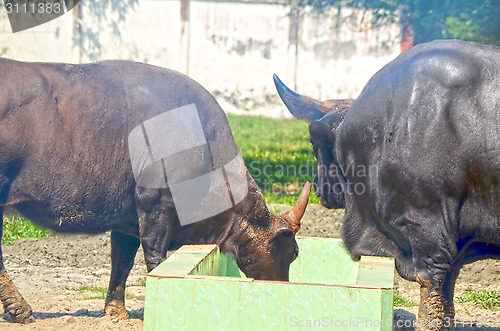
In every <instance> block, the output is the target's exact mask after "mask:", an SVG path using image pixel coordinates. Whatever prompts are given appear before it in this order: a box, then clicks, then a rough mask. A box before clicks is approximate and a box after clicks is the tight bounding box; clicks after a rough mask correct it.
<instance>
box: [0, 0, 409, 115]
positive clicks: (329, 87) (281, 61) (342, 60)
mask: <svg viewBox="0 0 500 331" xmlns="http://www.w3.org/2000/svg"><path fill="white" fill-rule="evenodd" d="M111 1H123V0H111ZM183 4H184V7H183V8H184V9H183V11H182V12H181V2H180V1H165V0H162V1H155V0H139V1H138V2H137V4H136V5H135V6H134V7H133V8H132V9H130V10H129V11H128V13H127V15H126V16H125V20H122V21H120V20H119V17H117V16H116V14H114V13H113V11H111V10H110V9H109V8H108V11H107V12H106V18H104V17H103V15H97V16H96V15H95V13H92V10H91V9H92V8H90V7H89V3H86V2H85V0H83V1H81V2H80V4H79V5H78V9H77V10H78V11H79V12H78V11H75V10H73V11H72V12H70V13H68V14H66V15H64V16H62V17H60V18H58V19H56V20H54V21H51V22H49V23H47V24H44V25H41V26H38V27H35V28H33V29H30V30H26V31H24V32H18V33H15V34H13V33H12V32H11V31H10V26H9V24H8V21H7V19H6V14H5V10H4V9H2V10H0V55H1V56H5V57H10V58H14V59H19V60H29V61H64V62H89V61H95V60H100V59H115V58H116V59H130V60H134V61H140V62H148V63H151V64H155V65H159V66H163V67H168V68H171V69H174V70H177V71H181V72H183V73H187V74H188V75H189V76H191V77H192V78H194V79H195V80H197V81H198V82H200V83H201V84H202V85H203V86H205V87H206V88H207V89H208V90H209V91H211V92H213V93H214V94H215V95H216V96H217V98H218V100H219V102H220V103H221V105H222V106H223V108H225V109H226V110H231V109H232V110H235V109H234V108H239V109H243V110H245V109H257V110H262V111H263V112H268V111H270V110H267V108H272V111H275V112H276V111H278V112H279V111H280V109H281V104H280V103H279V100H278V99H276V97H275V94H276V93H275V89H274V85H273V81H272V74H273V73H277V74H278V75H279V76H280V78H281V79H282V80H283V81H284V82H285V83H286V84H288V85H289V86H290V87H291V88H296V89H297V91H298V92H300V93H304V94H308V95H311V96H313V97H315V98H318V99H327V98H336V97H338V98H346V97H356V96H357V95H358V94H359V93H360V91H361V89H362V87H363V86H364V84H365V83H366V82H367V81H368V79H369V78H370V77H371V76H372V75H373V74H374V73H375V72H376V71H377V70H378V69H380V68H381V67H382V66H383V65H385V64H386V63H388V62H389V61H390V60H392V59H393V58H395V57H396V56H397V55H398V53H399V48H400V37H399V33H400V31H399V30H400V29H399V27H398V26H389V27H385V28H383V29H378V30H370V29H363V24H362V22H363V21H362V20H361V18H360V19H359V20H358V22H357V23H356V22H352V21H348V22H345V21H344V19H343V18H345V17H346V16H350V15H352V14H353V12H352V11H351V10H349V9H343V10H342V12H341V13H338V12H337V10H336V9H332V10H330V11H327V12H324V13H322V14H321V15H319V14H315V13H312V12H310V11H305V12H302V13H300V14H296V13H291V12H290V8H289V7H285V6H283V5H280V4H262V3H261V4H252V3H235V2H210V1H191V2H187V1H186V0H184V2H183ZM354 14H356V13H354ZM79 17H80V18H81V20H80V21H79V19H78V18H79ZM365 19H366V18H365ZM78 23H79V24H80V25H79V24H78ZM358 25H359V26H358ZM95 42H98V44H100V47H99V48H92V47H91V45H95ZM297 45H298V49H296V46H297ZM82 46H83V47H82Z"/></svg>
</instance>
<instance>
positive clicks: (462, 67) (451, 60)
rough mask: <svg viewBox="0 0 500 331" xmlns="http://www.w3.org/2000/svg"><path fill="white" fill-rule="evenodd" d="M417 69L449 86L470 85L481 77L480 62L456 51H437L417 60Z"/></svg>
mask: <svg viewBox="0 0 500 331" xmlns="http://www.w3.org/2000/svg"><path fill="white" fill-rule="evenodd" d="M417 68H418V69H417V70H418V71H419V72H421V73H422V74H424V75H426V76H429V77H430V78H432V79H434V80H437V81H439V82H440V83H441V84H442V85H444V86H447V87H458V86H464V85H469V84H470V83H471V82H472V81H475V80H477V79H478V78H479V75H480V74H481V69H480V65H479V63H477V61H475V59H474V58H471V57H470V56H467V55H464V54H460V53H458V52H456V51H451V50H449V51H446V52H442V51H441V52H436V53H434V54H430V55H429V54H427V56H425V57H422V58H420V59H419V60H417Z"/></svg>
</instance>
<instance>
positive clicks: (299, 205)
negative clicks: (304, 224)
mask: <svg viewBox="0 0 500 331" xmlns="http://www.w3.org/2000/svg"><path fill="white" fill-rule="evenodd" d="M310 194H311V183H309V181H308V182H306V183H305V184H304V187H303V188H302V192H300V195H299V198H298V199H297V202H296V203H295V205H294V206H293V208H292V210H289V211H287V212H285V213H283V214H281V218H283V219H284V220H285V221H287V222H288V223H289V224H290V228H291V229H292V231H293V233H297V231H299V229H300V220H301V219H302V216H304V212H305V211H306V207H307V203H308V202H309V195H310Z"/></svg>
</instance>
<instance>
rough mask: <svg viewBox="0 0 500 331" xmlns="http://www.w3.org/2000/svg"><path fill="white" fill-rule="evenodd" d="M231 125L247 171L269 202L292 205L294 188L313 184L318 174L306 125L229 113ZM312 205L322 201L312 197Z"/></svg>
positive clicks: (296, 193) (299, 122) (295, 195)
mask: <svg viewBox="0 0 500 331" xmlns="http://www.w3.org/2000/svg"><path fill="white" fill-rule="evenodd" d="M227 117H228V120H229V125H230V126H231V129H232V131H233V135H234V139H235V141H236V144H237V145H238V146H239V147H240V149H241V153H242V155H243V158H244V160H245V164H246V166H247V168H248V171H249V172H250V174H251V175H252V177H253V179H254V180H255V182H256V183H257V185H259V187H260V189H261V191H262V193H263V194H264V197H265V199H266V202H268V203H286V204H293V203H295V200H296V199H297V196H298V193H300V192H297V190H296V189H295V187H296V186H297V184H296V183H298V186H300V187H301V186H302V185H304V183H305V182H306V181H307V180H309V181H311V182H312V180H313V179H314V175H315V173H316V158H315V156H314V153H313V150H312V146H311V143H310V142H309V133H308V130H307V124H306V123H304V122H301V121H298V120H278V119H270V118H265V117H256V116H237V115H232V114H229V115H228V116H227ZM310 202H313V203H318V202H319V199H318V198H317V197H316V196H315V195H314V194H311V198H310Z"/></svg>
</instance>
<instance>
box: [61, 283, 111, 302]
mask: <svg viewBox="0 0 500 331" xmlns="http://www.w3.org/2000/svg"><path fill="white" fill-rule="evenodd" d="M65 289H66V290H70V291H78V292H91V293H92V294H90V295H87V296H84V297H83V299H82V300H93V299H102V300H104V299H106V295H107V294H108V289H107V288H105V287H101V286H95V285H84V286H80V287H66V288H65Z"/></svg>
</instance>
